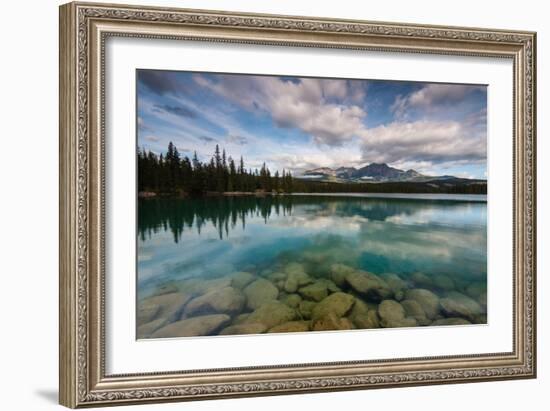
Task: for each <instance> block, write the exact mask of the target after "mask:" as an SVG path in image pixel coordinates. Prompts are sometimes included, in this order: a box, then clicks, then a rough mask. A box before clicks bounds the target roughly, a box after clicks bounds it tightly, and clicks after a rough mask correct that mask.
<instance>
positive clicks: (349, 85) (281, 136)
mask: <svg viewBox="0 0 550 411" xmlns="http://www.w3.org/2000/svg"><path fill="white" fill-rule="evenodd" d="M137 139H138V146H139V147H141V148H142V149H145V150H151V151H153V152H155V153H157V154H160V153H164V152H166V148H167V146H168V143H169V142H170V141H172V142H173V143H174V144H175V145H176V147H177V149H178V151H179V152H180V154H181V156H182V157H184V156H188V157H190V158H191V157H192V156H193V153H194V152H197V155H198V157H199V158H200V159H201V160H203V161H209V160H210V158H211V156H212V154H213V152H214V149H215V146H216V144H219V146H220V149H225V150H226V153H227V156H228V157H229V156H231V157H232V158H233V159H235V161H238V160H239V159H240V157H241V156H242V157H243V158H244V162H245V167H246V168H252V169H254V168H260V167H261V166H262V163H264V162H265V163H266V165H267V166H268V167H269V168H270V170H272V172H274V171H275V170H279V172H281V171H282V170H283V169H285V170H290V171H291V172H292V173H293V175H295V176H299V175H300V174H302V173H303V172H304V171H306V170H310V169H313V168H317V167H331V168H337V167H342V166H344V167H356V168H359V167H363V166H365V165H367V164H370V163H387V164H388V165H390V166H392V167H396V168H399V169H403V170H408V169H414V170H416V171H418V172H420V173H423V174H426V175H454V176H457V177H466V178H482V179H484V178H486V175H487V174H486V170H487V88H486V86H484V85H462V84H438V83H423V82H405V81H388V80H356V79H327V78H306V77H293V76H259V75H248V74H216V73H204V72H183V71H161V70H138V71H137Z"/></svg>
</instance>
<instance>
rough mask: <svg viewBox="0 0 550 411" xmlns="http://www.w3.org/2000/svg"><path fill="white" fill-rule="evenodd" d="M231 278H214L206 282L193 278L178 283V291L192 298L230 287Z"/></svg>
mask: <svg viewBox="0 0 550 411" xmlns="http://www.w3.org/2000/svg"><path fill="white" fill-rule="evenodd" d="M230 286H231V278H229V277H222V278H214V279H211V280H204V279H202V278H191V279H187V280H181V281H179V282H178V283H177V287H178V289H179V290H180V291H181V292H183V293H185V294H190V295H191V296H192V297H195V296H198V295H202V294H205V293H207V292H208V291H212V290H219V289H220V288H224V287H230Z"/></svg>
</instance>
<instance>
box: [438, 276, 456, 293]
mask: <svg viewBox="0 0 550 411" xmlns="http://www.w3.org/2000/svg"><path fill="white" fill-rule="evenodd" d="M433 285H434V286H435V287H436V288H439V289H440V290H444V291H451V290H454V289H456V284H455V281H454V280H453V279H452V278H451V277H449V276H448V275H443V274H440V275H436V276H434V278H433Z"/></svg>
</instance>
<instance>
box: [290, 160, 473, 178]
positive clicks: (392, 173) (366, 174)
mask: <svg viewBox="0 0 550 411" xmlns="http://www.w3.org/2000/svg"><path fill="white" fill-rule="evenodd" d="M297 178H303V179H307V180H313V181H330V182H336V183H337V182H358V183H359V182H363V183H390V182H417V183H421V182H430V181H443V180H444V181H446V182H453V181H455V180H456V181H465V180H466V181H467V180H468V179H464V178H458V177H454V176H448V175H445V176H427V175H424V174H421V173H419V172H418V171H416V170H413V169H409V170H406V171H405V170H400V169H398V168H394V167H390V166H388V165H387V164H386V163H371V164H369V165H366V166H364V167H361V168H359V169H357V168H355V167H338V168H335V169H333V168H329V167H320V168H315V169H312V170H307V171H306V172H305V173H304V174H303V175H302V176H301V177H300V176H298V177H297ZM476 181H477V180H476ZM480 181H482V180H480Z"/></svg>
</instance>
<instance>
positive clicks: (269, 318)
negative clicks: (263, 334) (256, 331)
mask: <svg viewBox="0 0 550 411" xmlns="http://www.w3.org/2000/svg"><path fill="white" fill-rule="evenodd" d="M295 318H296V311H295V310H294V309H292V308H290V307H289V306H288V305H286V304H283V303H281V302H279V301H271V302H267V303H265V304H263V305H261V306H260V307H258V308H257V309H256V310H255V311H254V312H252V313H251V314H250V315H249V316H248V317H247V318H246V320H244V324H251V323H261V324H264V325H265V326H266V327H267V328H268V329H269V328H273V327H275V326H276V325H279V324H282V323H285V322H288V321H292V320H294V319H295Z"/></svg>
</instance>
